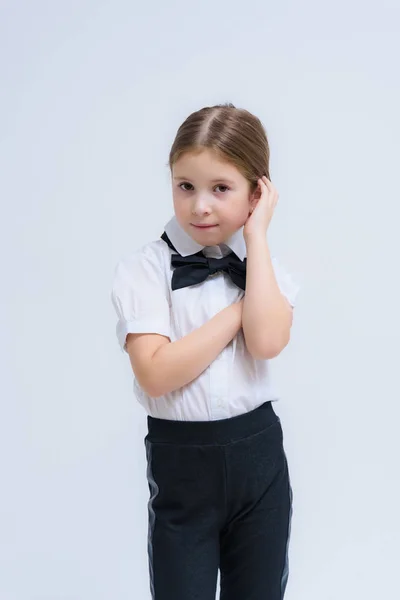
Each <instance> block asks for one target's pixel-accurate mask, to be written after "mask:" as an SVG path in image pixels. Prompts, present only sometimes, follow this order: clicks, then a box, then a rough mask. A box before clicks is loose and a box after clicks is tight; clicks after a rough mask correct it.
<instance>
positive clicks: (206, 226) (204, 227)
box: [191, 223, 217, 229]
mask: <svg viewBox="0 0 400 600" xmlns="http://www.w3.org/2000/svg"><path fill="white" fill-rule="evenodd" d="M191 225H192V226H193V227H197V228H198V229H210V228H211V227H217V225H195V224H194V223H191Z"/></svg>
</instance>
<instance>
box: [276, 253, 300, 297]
mask: <svg viewBox="0 0 400 600" xmlns="http://www.w3.org/2000/svg"><path fill="white" fill-rule="evenodd" d="M272 266H273V268H274V273H275V277H276V281H277V283H278V286H279V289H280V290H281V293H282V294H283V295H284V296H285V298H287V299H288V301H289V303H290V305H291V306H292V307H294V306H295V303H296V298H297V294H298V293H299V291H300V285H299V284H298V283H297V282H296V281H295V279H294V278H293V277H292V275H291V274H290V273H289V272H288V271H287V270H286V269H285V267H284V266H283V265H282V264H281V263H280V262H279V260H278V259H277V258H276V257H275V256H274V257H272Z"/></svg>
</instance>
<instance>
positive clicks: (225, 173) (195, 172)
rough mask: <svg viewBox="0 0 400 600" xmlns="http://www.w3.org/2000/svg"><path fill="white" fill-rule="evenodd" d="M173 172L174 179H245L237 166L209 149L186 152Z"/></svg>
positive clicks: (176, 163) (177, 162) (175, 165)
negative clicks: (196, 177)
mask: <svg viewBox="0 0 400 600" xmlns="http://www.w3.org/2000/svg"><path fill="white" fill-rule="evenodd" d="M172 170H173V175H174V177H177V178H190V177H195V176H198V177H206V178H207V179H213V178H215V179H220V178H221V177H225V178H231V179H238V178H241V177H243V176H242V174H241V173H240V171H239V169H238V168H237V167H236V165H233V164H232V163H231V162H229V161H228V160H226V159H224V158H223V157H221V156H219V155H217V154H216V153H215V152H213V151H212V150H208V149H204V150H202V151H201V152H186V153H185V154H183V155H182V156H180V157H179V158H178V160H177V161H176V162H175V164H174V165H173V168H172Z"/></svg>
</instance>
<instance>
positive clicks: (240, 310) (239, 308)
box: [231, 297, 244, 330]
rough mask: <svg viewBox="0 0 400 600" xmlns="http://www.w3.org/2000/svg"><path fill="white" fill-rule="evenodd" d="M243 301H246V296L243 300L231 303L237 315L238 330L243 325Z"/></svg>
mask: <svg viewBox="0 0 400 600" xmlns="http://www.w3.org/2000/svg"><path fill="white" fill-rule="evenodd" d="M243 303H244V297H243V298H242V299H241V300H239V302H234V303H233V304H232V305H231V308H232V309H233V311H234V313H235V316H236V318H237V326H238V330H239V329H240V328H241V326H242V314H243Z"/></svg>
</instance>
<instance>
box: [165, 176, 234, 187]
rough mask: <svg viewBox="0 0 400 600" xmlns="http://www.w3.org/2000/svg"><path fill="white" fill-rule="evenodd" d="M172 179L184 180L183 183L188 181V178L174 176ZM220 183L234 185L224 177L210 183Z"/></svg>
mask: <svg viewBox="0 0 400 600" xmlns="http://www.w3.org/2000/svg"><path fill="white" fill-rule="evenodd" d="M174 179H184V180H185V181H190V177H181V176H176V177H174ZM221 181H225V182H226V183H230V184H231V185H234V183H235V182H234V181H232V180H231V179H226V178H225V177H219V178H218V179H212V180H211V183H220V182H221Z"/></svg>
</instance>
